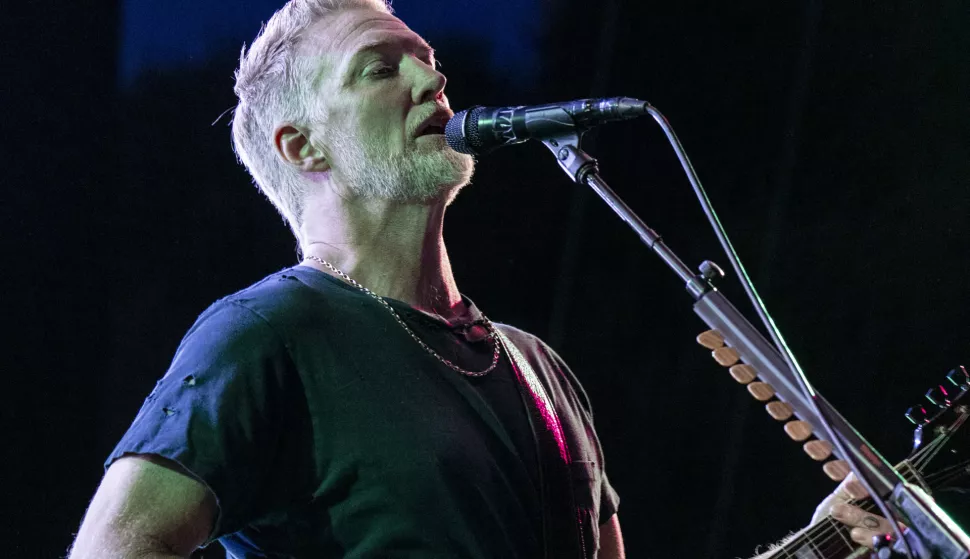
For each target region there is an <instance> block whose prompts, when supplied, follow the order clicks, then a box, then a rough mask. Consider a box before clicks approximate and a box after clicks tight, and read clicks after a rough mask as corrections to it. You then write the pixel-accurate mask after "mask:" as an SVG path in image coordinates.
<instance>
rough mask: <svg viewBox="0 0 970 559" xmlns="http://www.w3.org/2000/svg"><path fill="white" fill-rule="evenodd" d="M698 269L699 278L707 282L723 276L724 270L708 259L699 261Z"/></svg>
mask: <svg viewBox="0 0 970 559" xmlns="http://www.w3.org/2000/svg"><path fill="white" fill-rule="evenodd" d="M699 270H700V272H701V279H703V280H704V281H706V282H708V283H716V282H717V280H720V279H722V278H723V277H724V270H722V269H721V267H720V266H718V265H717V264H715V263H713V262H711V261H710V260H705V261H703V262H701V265H700V268H699Z"/></svg>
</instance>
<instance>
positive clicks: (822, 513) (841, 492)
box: [812, 474, 892, 547]
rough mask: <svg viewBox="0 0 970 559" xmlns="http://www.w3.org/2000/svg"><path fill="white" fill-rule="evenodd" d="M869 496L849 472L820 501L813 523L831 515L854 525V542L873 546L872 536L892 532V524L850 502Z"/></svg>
mask: <svg viewBox="0 0 970 559" xmlns="http://www.w3.org/2000/svg"><path fill="white" fill-rule="evenodd" d="M868 496H869V493H867V492H866V490H865V488H864V487H862V484H861V483H859V481H858V480H857V479H856V478H855V475H854V474H849V475H848V476H847V477H846V478H845V480H844V481H843V482H842V483H841V484H839V486H838V487H837V488H836V489H835V491H834V492H833V493H832V494H831V495H829V496H828V497H826V498H825V499H824V500H823V501H822V502H821V503H819V505H818V508H816V509H815V516H813V517H812V524H815V523H816V522H819V521H821V520H823V519H824V518H825V517H826V516H829V515H831V516H832V518H834V519H836V520H838V521H839V522H841V523H843V524H845V525H847V526H852V530H851V531H850V532H849V534H850V536H851V537H852V540H853V541H854V542H856V543H858V544H859V545H864V546H866V547H872V538H873V537H875V536H881V535H883V534H887V533H889V532H891V531H892V525H891V524H890V523H889V521H888V520H886V519H885V518H883V517H881V516H879V515H877V514H873V513H872V512H869V511H866V510H864V509H861V508H859V507H857V506H855V505H852V504H850V503H849V501H853V500H859V499H863V498H865V497H868Z"/></svg>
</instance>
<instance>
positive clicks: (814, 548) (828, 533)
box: [762, 461, 919, 559]
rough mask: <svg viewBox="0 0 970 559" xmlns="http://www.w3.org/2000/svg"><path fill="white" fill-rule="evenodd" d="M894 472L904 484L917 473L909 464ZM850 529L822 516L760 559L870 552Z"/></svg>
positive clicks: (865, 503)
mask: <svg viewBox="0 0 970 559" xmlns="http://www.w3.org/2000/svg"><path fill="white" fill-rule="evenodd" d="M896 470H897V471H899V473H900V474H902V476H903V477H904V478H906V479H907V480H908V481H918V480H919V474H918V473H917V472H916V470H915V469H914V468H912V466H910V464H909V462H906V461H904V462H902V463H901V464H899V465H897V466H896ZM852 504H853V505H855V506H857V507H859V508H861V509H863V510H866V511H874V510H875V509H876V508H877V507H876V504H875V503H874V502H873V501H872V499H868V498H867V499H862V500H860V501H853V502H852ZM851 529H852V528H851V527H849V526H846V525H845V524H842V523H841V522H839V521H838V520H835V519H834V518H832V517H831V516H826V517H825V519H824V520H822V521H821V522H817V523H815V524H813V525H812V526H810V527H809V528H807V529H806V530H805V531H804V532H802V533H801V534H799V535H798V536H796V537H794V538H792V540H791V541H788V542H786V543H785V544H784V545H780V546H778V547H776V548H775V549H773V550H771V554H770V555H766V556H765V557H764V558H762V559H855V558H856V557H863V556H865V555H867V554H868V553H869V552H870V550H869V549H868V548H865V547H862V546H861V545H859V544H858V543H856V542H854V541H852V538H851V537H850V536H849V531H850V530H851Z"/></svg>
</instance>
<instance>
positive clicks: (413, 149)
mask: <svg viewBox="0 0 970 559" xmlns="http://www.w3.org/2000/svg"><path fill="white" fill-rule="evenodd" d="M329 132H330V134H328V137H327V144H328V145H329V148H330V149H328V150H327V153H328V156H329V158H330V161H331V166H332V169H333V171H332V172H333V177H334V179H335V180H336V181H337V182H338V183H340V184H342V185H344V186H345V187H347V188H348V189H349V190H350V191H351V192H352V193H353V194H356V195H358V196H361V197H367V198H380V199H385V200H394V201H400V202H418V203H426V202H432V201H435V200H439V199H442V198H444V200H445V202H446V203H447V204H450V203H451V201H452V200H454V198H455V196H456V195H457V194H458V191H459V190H460V189H461V187H463V186H465V185H466V184H468V181H469V180H471V176H472V172H473V171H474V166H475V161H474V159H472V157H471V156H469V155H465V154H461V153H458V152H456V151H454V150H452V149H451V148H449V147H447V146H446V145H445V144H444V137H443V136H438V137H434V138H430V137H429V138H424V139H421V140H418V141H419V142H420V145H414V144H412V145H410V146H408V148H407V150H406V151H405V152H403V153H396V154H391V153H389V152H388V150H387V148H386V147H385V146H384V145H383V144H381V145H378V144H377V143H372V142H367V141H366V139H362V138H360V137H359V136H352V135H350V134H347V133H346V132H344V131H343V130H333V129H331V130H330V131H329ZM439 141H440V144H439Z"/></svg>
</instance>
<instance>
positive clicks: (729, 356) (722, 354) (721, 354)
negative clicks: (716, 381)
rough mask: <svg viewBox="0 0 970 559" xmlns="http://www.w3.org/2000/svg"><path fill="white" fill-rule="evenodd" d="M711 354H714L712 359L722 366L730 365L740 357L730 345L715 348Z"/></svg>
mask: <svg viewBox="0 0 970 559" xmlns="http://www.w3.org/2000/svg"><path fill="white" fill-rule="evenodd" d="M712 354H713V355H714V360H715V361H717V362H718V363H719V364H720V365H721V366H722V367H730V366H731V365H734V364H735V363H737V362H738V360H739V359H741V356H740V355H738V352H737V351H735V350H734V348H730V347H727V346H725V347H719V348H717V349H715V350H714V351H713V352H712Z"/></svg>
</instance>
